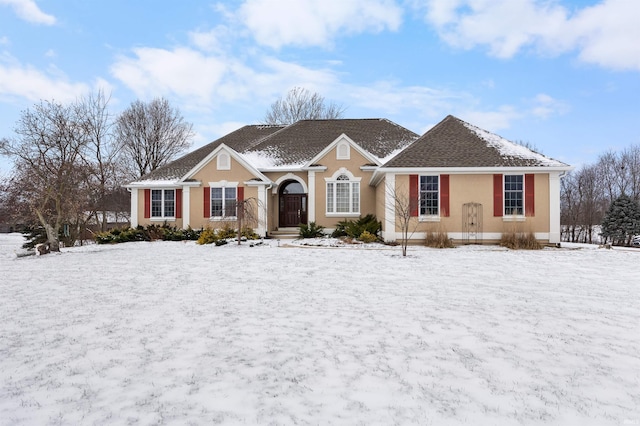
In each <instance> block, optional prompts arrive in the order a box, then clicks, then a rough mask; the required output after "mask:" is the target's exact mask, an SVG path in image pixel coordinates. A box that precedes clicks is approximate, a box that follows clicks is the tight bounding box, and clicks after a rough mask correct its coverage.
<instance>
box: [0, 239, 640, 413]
mask: <svg viewBox="0 0 640 426" xmlns="http://www.w3.org/2000/svg"><path fill="white" fill-rule="evenodd" d="M21 243H22V241H21V238H20V236H17V235H15V234H13V235H0V424H2V425H14V424H16V425H46V424H68V425H77V424H144V425H147V424H180V425H182V424H194V425H196V424H216V423H227V424H363V425H364V424H366V425H370V424H384V425H387V424H421V425H430V424H433V425H457V424H469V425H484V424H487V425H493V424H498V425H511V424H525V425H527V424H546V423H550V424H563V425H565V424H575V425H607V424H611V425H618V424H640V408H639V407H640V273H639V270H640V249H639V250H597V249H591V250H588V249H579V250H573V249H545V250H542V251H535V252H527V251H508V250H504V249H500V248H497V247H461V248H457V249H451V250H435V249H427V248H423V247H410V248H409V256H408V257H407V258H402V256H401V255H400V248H382V249H369V248H363V247H360V248H356V247H352V248H349V247H347V248H326V247H278V246H277V244H276V242H275V241H272V242H270V243H268V244H265V245H262V246H257V247H248V246H242V247H238V246H236V245H229V246H223V247H213V246H198V245H196V244H195V243H191V242H189V243H182V242H153V243H128V244H122V245H114V246H97V245H91V246H85V247H78V248H71V249H65V250H64V251H63V253H60V254H52V255H48V256H42V257H35V256H32V257H25V258H17V257H16V256H15V251H16V250H17V247H19V245H20V244H21Z"/></svg>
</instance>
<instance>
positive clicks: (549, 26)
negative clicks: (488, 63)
mask: <svg viewBox="0 0 640 426" xmlns="http://www.w3.org/2000/svg"><path fill="white" fill-rule="evenodd" d="M426 10H427V13H426V19H427V21H428V22H429V23H431V24H432V25H434V26H435V27H436V29H437V31H438V33H439V35H440V37H441V38H442V39H443V40H445V41H446V42H447V43H449V44H450V45H452V46H455V47H459V48H464V49H471V48H474V47H476V46H487V47H488V48H489V53H490V54H491V55H493V56H496V57H500V58H510V57H513V56H514V55H516V54H517V53H518V52H520V51H521V50H523V49H525V48H531V49H533V50H535V51H537V52H538V53H540V54H543V55H550V54H552V55H555V54H560V53H566V52H570V51H574V50H577V51H578V54H579V58H580V59H581V60H583V61H585V62H588V63H595V64H597V65H600V66H602V67H606V68H613V69H632V70H640V43H638V42H637V40H639V39H640V25H638V22H640V2H638V1H636V0H604V1H602V2H600V3H599V4H597V5H595V6H590V7H585V8H583V9H580V10H577V11H575V12H573V13H571V12H570V11H569V10H568V9H567V8H565V7H563V6H561V5H559V4H558V3H557V2H554V1H551V2H550V1H547V0H455V1H452V0H430V1H429V2H428V3H427V6H426Z"/></svg>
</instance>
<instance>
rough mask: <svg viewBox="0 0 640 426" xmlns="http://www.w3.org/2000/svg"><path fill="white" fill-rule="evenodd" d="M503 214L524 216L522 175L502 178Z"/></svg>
mask: <svg viewBox="0 0 640 426" xmlns="http://www.w3.org/2000/svg"><path fill="white" fill-rule="evenodd" d="M504 214H505V215H507V216H516V215H523V214H524V183H523V176H522V175H505V176H504Z"/></svg>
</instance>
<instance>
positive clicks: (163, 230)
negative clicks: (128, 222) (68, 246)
mask: <svg viewBox="0 0 640 426" xmlns="http://www.w3.org/2000/svg"><path fill="white" fill-rule="evenodd" d="M201 232H202V230H199V231H194V230H193V229H191V228H188V229H178V228H176V227H175V226H173V227H172V226H169V225H167V224H164V225H162V226H158V225H149V226H147V228H143V227H142V226H138V227H136V228H124V229H119V228H116V229H112V230H110V231H107V232H98V233H97V234H96V235H95V237H94V239H95V241H96V243H97V244H117V243H128V242H130V241H152V240H164V241H184V240H197V239H198V237H199V236H200V233H201Z"/></svg>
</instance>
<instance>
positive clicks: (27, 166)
mask: <svg viewBox="0 0 640 426" xmlns="http://www.w3.org/2000/svg"><path fill="white" fill-rule="evenodd" d="M15 133H16V135H17V137H15V138H12V139H3V140H2V141H0V153H2V154H4V155H8V156H10V157H13V158H14V159H15V164H14V166H15V167H14V169H15V171H16V173H17V175H18V176H19V178H20V179H18V180H16V182H19V184H20V186H21V190H22V197H21V198H22V199H23V200H26V201H27V202H28V203H29V204H30V206H31V208H32V211H33V212H34V213H35V215H36V217H37V218H38V221H39V222H40V224H41V225H42V226H43V227H44V229H45V231H46V234H47V241H48V243H49V246H50V249H51V250H52V251H59V250H60V240H59V234H60V229H61V227H62V225H63V223H64V222H65V220H68V219H69V210H68V205H69V202H70V200H76V199H77V197H76V196H75V193H76V192H77V191H78V188H79V187H81V186H82V185H81V181H82V179H81V177H80V176H81V174H82V173H81V172H80V170H79V168H78V165H79V164H81V161H80V159H81V157H82V154H83V151H84V149H85V147H86V145H87V138H86V134H85V132H84V131H83V128H82V124H81V122H80V120H79V119H78V116H77V115H76V114H75V110H74V108H73V107H72V106H63V105H62V104H59V103H55V102H49V101H47V102H40V103H39V104H36V105H35V106H34V107H33V108H32V109H28V110H26V111H23V112H22V116H21V117H20V119H19V120H18V122H17V125H16V128H15Z"/></svg>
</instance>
